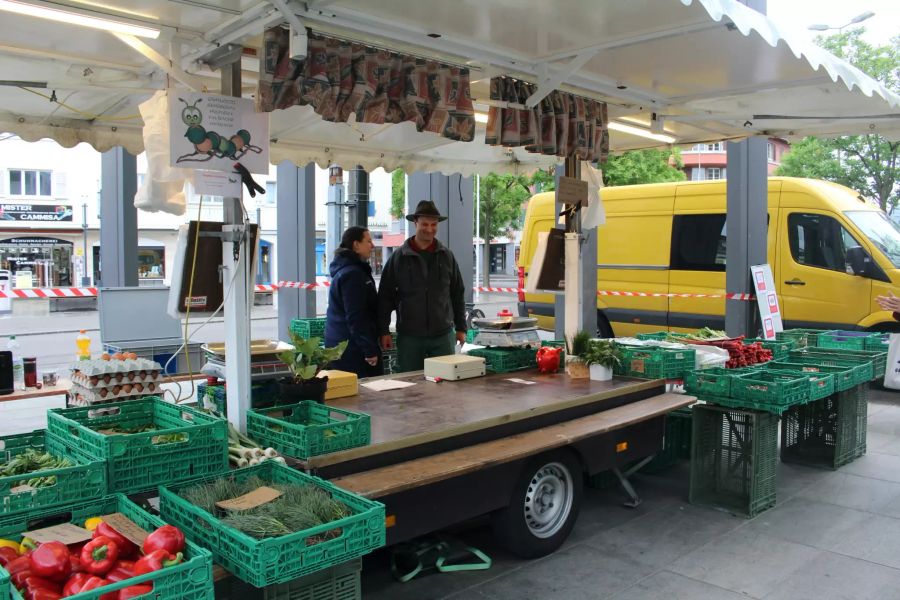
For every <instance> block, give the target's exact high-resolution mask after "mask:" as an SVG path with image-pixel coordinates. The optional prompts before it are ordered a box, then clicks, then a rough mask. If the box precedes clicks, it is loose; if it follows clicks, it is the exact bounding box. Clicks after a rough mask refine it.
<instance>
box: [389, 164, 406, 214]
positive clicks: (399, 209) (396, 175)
mask: <svg viewBox="0 0 900 600" xmlns="http://www.w3.org/2000/svg"><path fill="white" fill-rule="evenodd" d="M405 213H406V176H405V175H404V173H403V171H402V170H401V169H397V170H396V171H394V172H393V173H391V216H392V217H394V218H395V219H397V220H400V219H402V218H403V215H404V214H405Z"/></svg>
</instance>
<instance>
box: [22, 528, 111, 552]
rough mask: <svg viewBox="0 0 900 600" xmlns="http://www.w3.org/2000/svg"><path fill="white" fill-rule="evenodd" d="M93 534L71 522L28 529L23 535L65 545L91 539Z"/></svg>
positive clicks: (35, 539) (41, 542)
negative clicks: (32, 529)
mask: <svg viewBox="0 0 900 600" xmlns="http://www.w3.org/2000/svg"><path fill="white" fill-rule="evenodd" d="M92 535H93V534H92V533H91V532H90V531H88V530H87V529H84V528H83V527H79V526H78V525H72V524H71V523H62V524H60V525H54V526H53V527H45V528H44V529H36V530H35V531H26V532H25V533H23V534H22V536H23V537H30V538H31V539H33V540H34V541H36V542H38V543H40V544H44V543H46V542H62V543H63V544H65V545H67V546H68V545H69V544H78V543H81V542H85V541H87V540H89V539H91V536H92Z"/></svg>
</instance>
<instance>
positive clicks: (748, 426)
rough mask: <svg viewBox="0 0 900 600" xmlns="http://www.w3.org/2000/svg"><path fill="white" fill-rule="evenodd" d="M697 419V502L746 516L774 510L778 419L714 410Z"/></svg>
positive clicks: (706, 408)
mask: <svg viewBox="0 0 900 600" xmlns="http://www.w3.org/2000/svg"><path fill="white" fill-rule="evenodd" d="M693 415H694V417H693V430H692V435H691V437H692V446H691V447H692V451H691V487H690V501H691V503H692V504H699V505H703V506H711V507H714V508H720V509H724V510H727V511H728V512H731V513H733V514H739V515H743V516H746V517H754V516H756V515H757V514H759V513H761V512H762V511H764V510H766V509H767V508H771V507H772V506H774V505H775V493H776V490H775V487H776V486H775V484H776V471H777V468H778V417H777V416H776V415H773V414H770V413H766V412H762V411H756V410H744V409H737V408H726V407H721V406H710V405H697V406H694V409H693Z"/></svg>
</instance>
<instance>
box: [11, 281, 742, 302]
mask: <svg viewBox="0 0 900 600" xmlns="http://www.w3.org/2000/svg"><path fill="white" fill-rule="evenodd" d="M329 285H331V284H330V283H329V282H327V281H323V282H316V283H304V282H302V281H279V282H278V283H267V284H260V285H257V286H255V291H257V292H277V291H278V288H293V289H302V290H311V289H315V288H319V287H328V286H329ZM473 290H474V291H476V292H488V293H493V294H518V293H520V292H525V290H524V289H522V288H517V287H476V288H473ZM96 295H97V288H29V289H13V290H10V291H9V292H3V291H2V290H0V298H89V297H92V296H96ZM597 295H598V296H625V297H637V298H725V299H726V300H754V299H755V297H754V296H753V294H675V293H670V294H663V293H656V292H619V291H609V290H598V291H597Z"/></svg>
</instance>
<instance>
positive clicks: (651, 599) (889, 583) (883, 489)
mask: <svg viewBox="0 0 900 600" xmlns="http://www.w3.org/2000/svg"><path fill="white" fill-rule="evenodd" d="M869 400H870V404H869V434H868V435H869V437H868V454H867V455H866V456H864V457H862V458H860V459H858V460H856V461H855V462H853V463H851V464H849V465H847V466H845V467H843V468H841V469H839V470H838V471H825V470H818V469H813V468H808V467H800V466H795V465H788V464H780V465H779V472H778V504H777V506H776V507H775V508H773V509H770V510H768V511H766V512H764V513H762V514H761V515H759V516H757V517H756V518H754V519H744V518H740V517H733V516H731V515H728V514H726V513H723V512H719V511H716V510H711V509H707V508H701V507H697V506H693V505H691V504H688V503H687V494H688V483H687V482H688V473H689V467H688V464H687V462H686V461H683V462H682V463H680V464H679V465H677V466H676V467H673V468H672V469H671V470H669V471H667V472H665V473H663V474H662V475H660V476H650V475H640V476H637V477H636V478H635V487H636V488H637V490H638V493H639V494H640V495H641V497H642V498H643V499H644V503H643V504H642V505H641V506H640V507H638V508H637V509H627V508H624V507H622V506H621V504H620V503H621V501H622V500H623V497H622V493H621V491H619V490H609V491H598V490H592V489H587V488H586V490H585V492H586V493H585V498H584V502H583V504H582V508H581V514H580V516H579V518H578V522H577V524H576V526H575V529H574V531H573V533H572V535H571V537H570V538H569V540H568V541H567V542H566V543H565V545H564V546H563V547H562V548H561V549H560V550H559V551H558V552H556V553H554V554H552V555H550V556H547V557H545V558H542V559H539V560H534V561H524V560H521V559H518V558H516V557H513V556H511V555H509V554H508V553H506V552H504V551H502V550H501V549H499V548H497V547H496V546H495V545H494V543H493V541H492V539H491V535H490V530H489V528H488V527H487V526H486V525H485V524H483V523H482V524H475V525H474V526H472V527H470V528H468V529H466V530H463V531H462V532H461V533H460V534H459V536H460V537H461V538H462V539H463V540H465V541H466V542H468V543H469V544H471V545H474V546H476V547H478V548H480V549H482V550H484V551H485V552H487V553H488V555H489V556H491V557H492V558H493V560H494V565H493V567H492V568H491V569H490V570H487V571H473V572H464V573H454V574H430V575H424V576H420V577H418V578H416V579H414V580H413V581H412V582H410V583H406V584H401V583H396V582H395V581H393V580H392V579H391V576H390V572H389V568H388V556H389V555H388V553H387V551H381V552H378V553H376V554H374V555H372V556H371V557H369V558H368V559H367V560H366V561H365V562H364V568H363V597H364V598H366V600H437V599H441V598H453V599H459V600H532V599H533V600H552V599H560V600H563V599H564V600H581V599H584V600H588V599H590V600H599V599H615V600H739V599H741V598H744V599H746V598H757V599H766V600H804V599H809V600H838V599H842V600H869V599H871V600H889V599H900V395H898V394H895V393H892V392H877V391H875V390H871V391H870V395H869ZM472 493H473V494H476V493H477V490H473V491H472ZM422 510H427V507H423V508H422Z"/></svg>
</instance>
